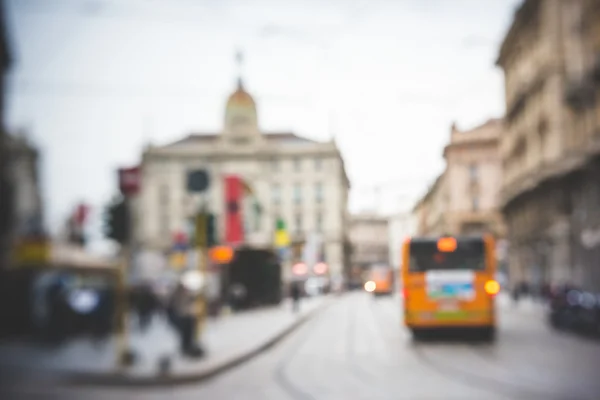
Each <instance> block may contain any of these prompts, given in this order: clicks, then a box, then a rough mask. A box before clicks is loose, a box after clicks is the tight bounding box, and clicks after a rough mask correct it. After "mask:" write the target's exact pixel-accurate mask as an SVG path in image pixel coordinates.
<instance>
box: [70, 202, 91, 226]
mask: <svg viewBox="0 0 600 400" xmlns="http://www.w3.org/2000/svg"><path fill="white" fill-rule="evenodd" d="M89 214H90V207H89V206H87V205H86V204H80V205H78V206H77V209H76V210H75V215H74V218H75V224H77V226H83V224H85V221H86V220H87V217H88V215H89Z"/></svg>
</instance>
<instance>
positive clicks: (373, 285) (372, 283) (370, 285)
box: [365, 281, 377, 293]
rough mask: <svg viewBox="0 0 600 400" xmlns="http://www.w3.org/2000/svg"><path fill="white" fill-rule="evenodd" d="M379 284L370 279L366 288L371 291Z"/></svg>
mask: <svg viewBox="0 0 600 400" xmlns="http://www.w3.org/2000/svg"><path fill="white" fill-rule="evenodd" d="M376 286H377V285H375V282H373V281H368V282H367V283H365V290H366V291H367V292H369V293H371V292H373V291H375V287H376Z"/></svg>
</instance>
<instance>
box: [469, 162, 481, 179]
mask: <svg viewBox="0 0 600 400" xmlns="http://www.w3.org/2000/svg"><path fill="white" fill-rule="evenodd" d="M469 176H470V177H471V180H472V181H476V180H477V179H478V178H479V169H478V168H477V165H475V164H472V165H471V166H469Z"/></svg>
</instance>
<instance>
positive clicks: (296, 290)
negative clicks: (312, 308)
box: [291, 282, 301, 313]
mask: <svg viewBox="0 0 600 400" xmlns="http://www.w3.org/2000/svg"><path fill="white" fill-rule="evenodd" d="M291 296H292V310H293V311H294V312H295V313H297V312H298V311H300V296H301V293H300V283H299V282H292V287H291Z"/></svg>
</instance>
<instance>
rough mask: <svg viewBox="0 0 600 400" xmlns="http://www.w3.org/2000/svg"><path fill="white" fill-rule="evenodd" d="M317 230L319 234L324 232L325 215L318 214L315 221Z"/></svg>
mask: <svg viewBox="0 0 600 400" xmlns="http://www.w3.org/2000/svg"><path fill="white" fill-rule="evenodd" d="M315 229H316V231H317V232H319V233H321V232H323V215H322V214H321V213H317V217H316V220H315Z"/></svg>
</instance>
